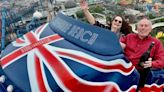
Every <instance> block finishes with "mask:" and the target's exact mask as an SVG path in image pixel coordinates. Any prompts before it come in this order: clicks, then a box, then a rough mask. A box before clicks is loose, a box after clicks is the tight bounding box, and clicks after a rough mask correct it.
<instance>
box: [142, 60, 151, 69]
mask: <svg viewBox="0 0 164 92" xmlns="http://www.w3.org/2000/svg"><path fill="white" fill-rule="evenodd" d="M143 67H144V68H148V67H152V58H149V59H148V61H145V63H144V64H143Z"/></svg>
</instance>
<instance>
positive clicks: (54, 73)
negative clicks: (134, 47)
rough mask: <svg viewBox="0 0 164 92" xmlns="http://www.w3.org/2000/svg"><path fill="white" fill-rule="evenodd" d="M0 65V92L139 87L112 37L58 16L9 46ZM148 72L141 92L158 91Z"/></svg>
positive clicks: (112, 91) (161, 80) (160, 79)
mask: <svg viewBox="0 0 164 92" xmlns="http://www.w3.org/2000/svg"><path fill="white" fill-rule="evenodd" d="M0 62H1V69H0V76H1V77H0V84H1V85H0V92H1V91H2V92H6V91H10V92H11V91H13V92H135V91H136V90H137V85H138V83H139V73H138V72H137V70H136V69H135V67H134V66H133V65H132V63H131V62H129V61H128V60H127V59H126V58H125V56H124V54H123V51H122V49H121V46H120V45H119V41H118V38H117V36H116V35H115V34H114V33H112V32H110V31H108V30H106V29H102V28H99V27H96V26H91V25H89V24H86V23H82V22H80V21H78V20H74V19H72V18H70V17H67V16H65V15H63V14H62V13H60V14H58V15H57V16H56V17H55V19H54V20H52V21H51V22H49V23H46V24H44V25H42V26H40V27H38V28H37V29H36V30H33V31H30V32H28V33H26V34H25V35H23V36H22V37H21V38H18V39H16V40H15V41H14V42H12V43H11V44H9V45H8V46H7V47H6V48H5V50H4V51H3V53H2V54H1V59H0ZM154 71H156V72H151V74H150V75H149V78H148V81H147V82H146V84H145V87H144V88H143V89H142V91H143V92H146V91H147V92H149V91H150V90H153V91H158V92H160V91H162V90H163V86H164V76H163V75H162V71H161V73H159V72H158V70H154ZM155 73H156V74H155ZM154 75H158V76H156V77H154Z"/></svg>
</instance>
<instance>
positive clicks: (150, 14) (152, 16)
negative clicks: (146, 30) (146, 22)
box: [147, 13, 155, 19]
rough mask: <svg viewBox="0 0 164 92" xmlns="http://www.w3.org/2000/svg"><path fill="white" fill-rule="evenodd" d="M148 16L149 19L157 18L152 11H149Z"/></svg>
mask: <svg viewBox="0 0 164 92" xmlns="http://www.w3.org/2000/svg"><path fill="white" fill-rule="evenodd" d="M147 16H148V17H149V19H154V18H155V16H154V15H153V14H152V13H149V14H148V15H147Z"/></svg>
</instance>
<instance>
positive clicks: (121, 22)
mask: <svg viewBox="0 0 164 92" xmlns="http://www.w3.org/2000/svg"><path fill="white" fill-rule="evenodd" d="M114 21H115V22H117V21H118V23H120V24H121V23H122V21H120V20H117V19H114Z"/></svg>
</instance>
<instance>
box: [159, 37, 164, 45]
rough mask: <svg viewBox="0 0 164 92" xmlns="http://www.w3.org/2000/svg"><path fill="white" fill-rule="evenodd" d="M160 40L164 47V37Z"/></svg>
mask: <svg viewBox="0 0 164 92" xmlns="http://www.w3.org/2000/svg"><path fill="white" fill-rule="evenodd" d="M159 40H161V42H162V44H163V46H164V37H161V38H159Z"/></svg>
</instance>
